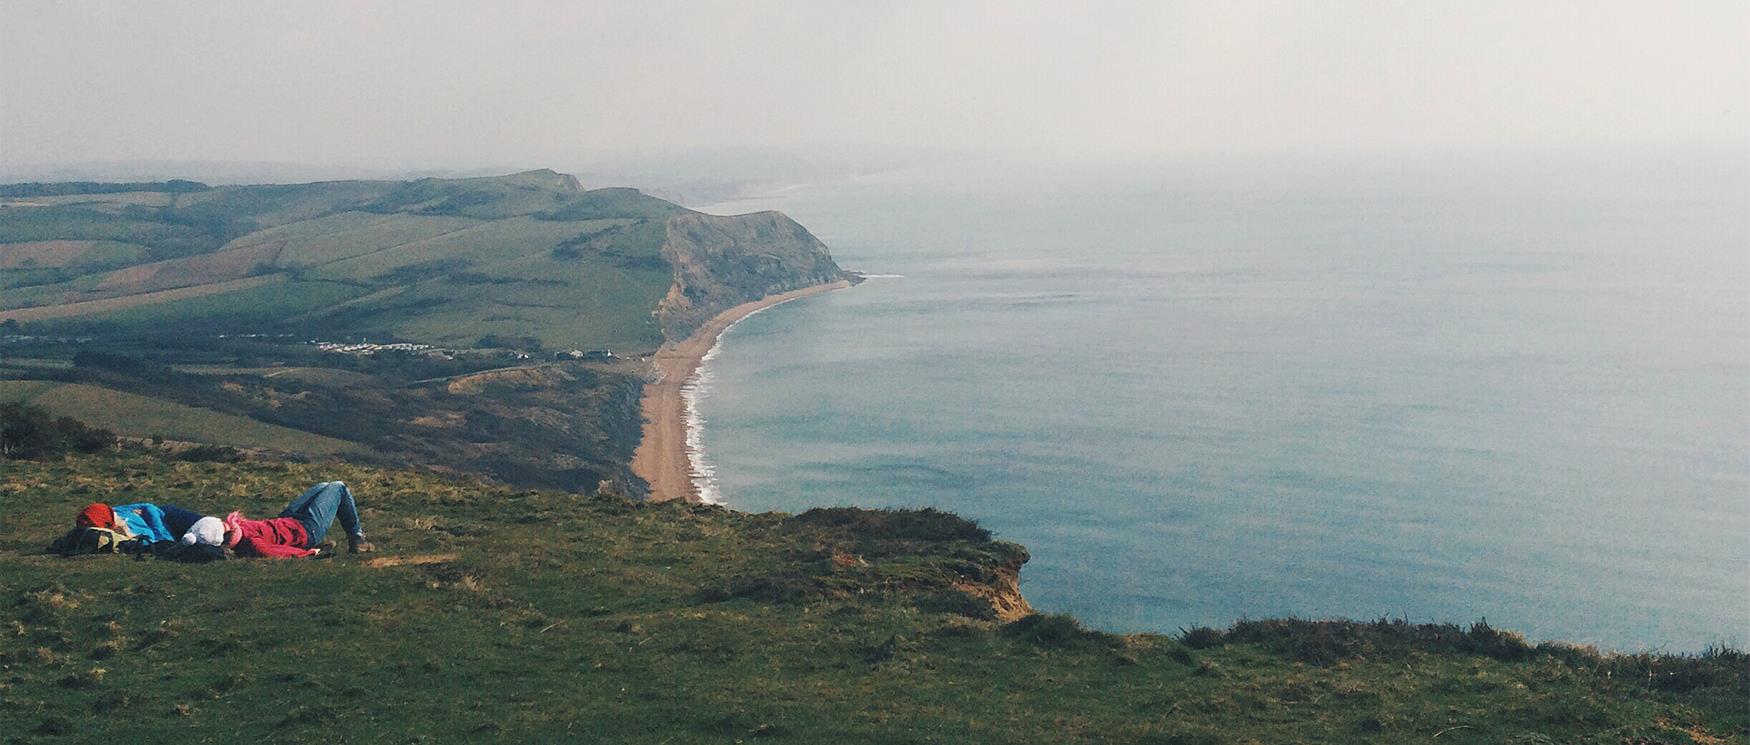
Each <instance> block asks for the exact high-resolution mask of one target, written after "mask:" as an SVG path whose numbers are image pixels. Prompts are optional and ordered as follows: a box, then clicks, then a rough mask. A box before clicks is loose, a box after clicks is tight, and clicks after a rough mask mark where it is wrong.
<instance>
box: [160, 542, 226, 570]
mask: <svg viewBox="0 0 1750 745" xmlns="http://www.w3.org/2000/svg"><path fill="white" fill-rule="evenodd" d="M233 556H234V554H232V553H231V549H228V548H225V547H224V546H209V545H207V544H204V543H197V544H195V545H192V546H188V545H184V544H181V543H177V542H176V541H159V542H157V543H154V544H152V557H153V558H156V559H164V560H167V561H186V562H188V563H190V564H205V563H207V562H209V561H224V560H226V559H230V558H232V557H233Z"/></svg>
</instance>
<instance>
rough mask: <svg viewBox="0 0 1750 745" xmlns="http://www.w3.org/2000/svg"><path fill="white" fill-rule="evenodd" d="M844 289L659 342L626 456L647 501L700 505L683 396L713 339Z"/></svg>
mask: <svg viewBox="0 0 1750 745" xmlns="http://www.w3.org/2000/svg"><path fill="white" fill-rule="evenodd" d="M849 286H851V283H850V281H849V280H842V279H841V280H839V281H837V282H828V283H827V284H823V285H814V286H811V287H804V288H802V289H800V290H791V291H789V292H783V293H779V294H776V295H767V296H765V297H763V298H760V299H758V300H754V301H752V302H747V303H742V304H741V305H737V306H735V307H733V308H730V309H729V310H726V311H723V312H722V313H718V314H717V315H715V316H712V317H711V320H709V321H706V322H705V325H703V326H700V327H699V329H698V330H697V331H694V332H693V335H692V336H689V337H687V338H686V339H683V340H681V341H680V342H679V343H675V344H664V345H663V347H662V349H659V350H657V352H656V354H655V355H654V356H653V357H652V358H651V364H652V365H654V366H655V367H656V371H657V379H656V381H655V382H652V383H647V384H645V386H644V396H643V399H642V401H641V402H640V404H639V408H640V410H642V412H643V414H644V434H643V437H641V438H640V439H639V441H638V449H637V450H636V451H634V452H633V454H632V473H634V474H637V475H638V477H639V478H641V479H644V480H645V481H646V482H648V483H649V484H650V496H649V497H648V500H649V501H652V502H666V501H670V500H675V499H680V500H685V501H687V502H700V501H702V498H701V494H700V493H699V486H698V484H696V483H694V478H695V476H696V475H697V468H695V466H696V463H695V461H696V459H697V457H696V453H695V452H694V448H693V447H691V444H692V443H689V442H688V440H689V437H688V435H689V434H690V431H691V429H692V427H691V426H690V424H691V422H690V419H691V417H689V415H688V414H689V410H690V409H691V406H690V405H689V404H690V401H689V398H690V397H689V395H688V393H689V389H690V388H691V384H692V383H693V380H694V378H695V377H696V376H697V375H698V373H699V368H700V366H701V365H703V364H704V361H705V356H706V355H708V354H710V353H711V350H713V349H715V348H716V347H717V340H718V339H719V338H721V337H722V336H723V332H724V331H727V330H729V327H730V326H734V325H735V324H736V323H737V322H739V321H741V320H742V319H744V318H746V317H748V316H750V315H753V314H754V313H757V312H759V311H762V310H765V309H767V308H770V307H772V306H774V305H779V304H782V303H787V302H790V301H791V300H796V299H798V298H804V297H808V296H810V295H818V294H820V293H823V292H828V291H831V290H839V289H844V288H846V287H849Z"/></svg>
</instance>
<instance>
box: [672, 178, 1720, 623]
mask: <svg viewBox="0 0 1750 745" xmlns="http://www.w3.org/2000/svg"><path fill="white" fill-rule="evenodd" d="M1747 172H1750V168H1747V164H1746V161H1745V160H1744V159H1743V156H1742V154H1741V153H1739V154H1731V155H1728V156H1727V157H1724V158H1718V157H1715V158H1709V157H1705V156H1704V157H1689V156H1685V157H1676V156H1673V157H1670V158H1661V157H1646V158H1641V159H1639V160H1635V161H1632V162H1609V163H1606V162H1599V161H1587V160H1584V159H1577V158H1576V159H1570V160H1566V161H1551V162H1547V163H1539V162H1528V161H1526V160H1524V159H1501V160H1495V161H1481V160H1472V161H1463V162H1459V161H1448V162H1433V161H1424V162H1417V163H1371V164H1354V163H1339V162H1335V161H1328V162H1324V163H1317V162H1306V163H1300V164H1297V165H1293V166H1289V165H1282V164H1276V165H1259V164H1255V163H1254V164H1241V163H1204V164H1181V165H1177V166H1169V165H1161V166H1153V167H1140V166H1138V167H1127V168H1104V169H1096V168H1083V169H1068V168H1043V167H1023V166H1012V165H1011V166H995V165H989V164H982V165H961V166H954V167H939V168H933V169H924V170H915V171H909V172H903V173H894V174H886V175H882V176H878V177H870V178H863V179H857V180H852V181H846V182H840V183H832V184H825V185H818V186H809V187H805V188H798V189H793V190H790V191H787V192H784V193H782V194H780V195H778V196H776V197H772V198H768V199H762V200H750V201H745V202H738V203H732V204H724V205H717V206H714V207H712V208H710V209H711V211H713V212H719V213H734V212H745V211H751V210H755V209H781V210H784V211H785V212H787V213H789V214H790V215H792V216H794V217H795V218H797V219H798V220H800V221H801V222H802V223H803V224H805V225H807V226H808V227H809V228H810V229H812V230H813V231H814V232H815V233H816V234H818V235H819V236H820V237H821V238H822V239H823V240H825V241H826V242H827V244H828V245H829V246H831V247H832V250H833V252H834V255H835V257H836V258H837V259H838V260H839V262H840V264H842V265H844V266H846V267H848V268H854V269H859V270H863V271H866V272H871V273H877V274H891V275H900V276H896V277H883V278H877V279H872V280H870V281H869V282H867V283H865V284H864V285H862V286H860V287H857V288H855V289H852V290H849V291H842V292H835V293H830V294H827V295H824V296H819V297H816V298H812V299H808V300H804V301H799V302H794V303H790V304H787V305H784V306H780V307H778V308H775V309H772V310H770V311H768V312H765V313H761V314H758V315H756V316H754V317H752V318H750V319H748V320H747V321H745V322H743V323H742V324H739V325H737V326H736V327H734V328H733V329H732V330H731V331H730V332H729V333H728V334H727V335H726V337H725V340H724V343H723V345H722V346H721V347H720V349H719V352H718V354H717V355H716V356H715V357H714V358H713V359H712V360H711V361H710V362H709V363H708V365H707V367H706V372H705V374H706V376H707V377H706V380H705V382H704V385H703V388H702V391H701V395H700V396H699V402H698V407H699V412H700V414H701V415H702V417H703V419H704V422H705V424H704V427H703V430H702V447H703V449H704V452H705V454H706V458H707V460H708V462H709V464H710V465H711V467H712V469H713V471H714V474H713V479H714V481H715V489H716V490H717V491H718V492H719V493H720V496H721V498H722V499H723V501H725V502H726V503H728V504H729V505H731V506H733V507H736V508H740V509H746V510H755V511H762V510H784V511H800V510H803V509H807V508H809V507H812V506H821V505H838V504H855V505H861V506H870V507H876V506H924V505H928V506H935V507H940V508H943V509H947V510H951V511H954V512H957V513H960V514H962V515H965V516H968V517H971V518H973V519H976V520H977V521H978V522H979V523H980V524H982V525H984V526H986V527H988V528H990V529H992V530H993V531H994V532H995V533H996V534H997V535H998V536H999V537H1001V538H1005V539H1008V540H1013V541H1017V542H1020V543H1023V544H1025V545H1026V546H1027V547H1028V548H1029V549H1030V550H1031V552H1032V554H1033V559H1032V561H1031V562H1030V563H1029V564H1028V565H1027V568H1026V570H1025V571H1024V572H1023V575H1022V576H1023V582H1022V587H1023V590H1024V591H1025V593H1026V595H1027V596H1028V598H1029V599H1030V600H1031V601H1032V602H1033V603H1034V605H1036V606H1037V607H1039V608H1040V609H1043V610H1049V611H1065V612H1070V613H1074V614H1076V615H1077V616H1079V617H1081V618H1082V619H1084V620H1086V621H1088V622H1089V623H1091V624H1093V625H1095V626H1098V627H1102V628H1106V629H1110V630H1119V631H1133V630H1156V631H1171V630H1174V629H1177V628H1179V627H1182V626H1189V625H1191V624H1209V625H1225V624H1227V623H1230V622H1232V621H1233V620H1235V619H1238V618H1241V617H1253V618H1257V617H1271V616H1284V615H1294V616H1301V617H1352V618H1369V619H1370V618H1377V617H1380V616H1393V617H1407V618H1409V619H1410V620H1413V621H1429V620H1437V621H1454V622H1470V621H1475V620H1477V619H1481V618H1487V620H1488V621H1489V622H1490V623H1492V624H1495V625H1497V626H1502V627H1506V628H1512V629H1517V630H1521V631H1523V632H1525V633H1526V634H1527V635H1529V636H1531V637H1532V638H1534V639H1548V638H1557V639H1565V640H1571V641H1577V642H1587V643H1596V644H1600V645H1602V646H1605V647H1608V648H1614V649H1634V650H1638V649H1649V648H1662V649H1666V650H1673V651H1694V650H1698V649H1700V648H1702V647H1703V646H1705V645H1707V644H1710V643H1716V642H1721V641H1724V642H1729V643H1735V644H1739V645H1742V644H1744V643H1745V642H1750V302H1747V299H1746V296H1747V292H1750V289H1747V288H1750V218H1747V217H1746V214H1747V212H1746V210H1747V205H1750V178H1747V175H1750V173H1747Z"/></svg>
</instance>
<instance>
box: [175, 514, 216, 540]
mask: <svg viewBox="0 0 1750 745" xmlns="http://www.w3.org/2000/svg"><path fill="white" fill-rule="evenodd" d="M197 543H198V544H200V545H203V546H222V545H225V523H224V522H223V521H221V520H219V518H216V517H213V516H212V515H208V516H206V517H203V518H201V519H199V520H196V521H194V526H193V527H190V528H189V529H188V532H187V533H183V534H182V545H184V546H193V545H195V544H197Z"/></svg>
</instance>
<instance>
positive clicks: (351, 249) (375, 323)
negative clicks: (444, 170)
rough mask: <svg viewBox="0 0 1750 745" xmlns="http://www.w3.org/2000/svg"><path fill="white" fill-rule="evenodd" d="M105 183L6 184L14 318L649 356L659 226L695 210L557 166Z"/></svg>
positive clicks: (41, 326) (2, 229)
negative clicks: (490, 172) (404, 175)
mask: <svg viewBox="0 0 1750 745" xmlns="http://www.w3.org/2000/svg"><path fill="white" fill-rule="evenodd" d="M100 186H102V185H55V184H49V185H33V187H34V188H19V187H6V188H3V189H0V192H4V193H8V194H11V195H12V196H9V197H0V267H4V268H6V269H7V271H6V275H5V277H4V285H5V287H6V288H7V292H6V293H5V294H4V295H0V317H5V318H12V319H16V320H19V321H26V322H31V323H32V324H33V326H32V330H34V331H37V332H39V333H82V334H85V333H104V334H118V333H126V332H128V331H129V330H137V329H150V328H155V327H158V326H160V325H161V324H164V323H166V322H175V323H178V324H181V325H182V326H183V327H185V328H187V329H190V330H194V331H199V332H207V333H221V332H231V333H249V332H285V331H295V332H297V333H299V334H301V335H305V336H312V335H315V336H321V335H328V336H334V335H371V336H376V337H379V338H393V339H401V340H407V341H418V342H425V343H432V344H442V345H448V346H471V345H473V344H474V343H475V342H476V341H477V340H478V339H479V338H480V337H482V336H485V335H489V334H499V335H505V334H509V335H516V336H528V337H533V338H536V339H539V340H540V341H541V343H542V344H543V345H544V346H546V347H548V348H555V349H569V348H574V347H586V348H613V349H617V350H621V351H623V352H639V351H648V350H650V349H653V348H655V346H657V345H658V344H660V343H661V342H662V329H661V328H660V327H659V326H658V325H657V323H656V321H655V319H654V317H653V315H652V314H653V313H654V312H655V310H656V308H657V304H658V303H659V302H660V301H661V300H662V298H663V297H664V295H665V294H667V293H668V291H669V288H670V286H671V285H673V284H674V282H675V275H674V271H673V270H672V269H671V267H670V266H669V264H668V263H667V262H666V261H665V260H664V259H663V253H662V246H663V243H664V241H665V240H666V238H667V235H666V231H665V230H664V228H663V226H664V224H665V222H664V221H665V220H666V219H668V218H669V217H671V216H674V215H679V214H682V213H684V212H685V211H684V210H682V209H681V208H679V207H676V206H675V205H672V204H669V203H667V202H663V201H662V200H659V199H655V198H652V197H647V196H644V195H642V194H639V193H638V192H637V191H634V190H631V189H602V190H597V191H586V190H583V189H582V188H581V187H580V186H579V185H578V184H577V182H576V180H575V179H572V178H571V177H569V176H563V175H560V174H556V173H553V172H551V171H531V172H528V173H522V174H516V175H512V176H503V177H495V178H478V179H423V180H420V181H411V182H331V183H319V184H299V185H287V186H240V187H219V188H202V189H200V190H197V191H187V192H167V191H152V190H140V191H111V190H103V189H99V188H97V187H100ZM138 186H141V187H150V186H151V185H149V184H147V185H138ZM58 190H60V191H72V192H75V193H71V194H57V193H53V192H56V191H58ZM45 192H46V193H45ZM711 219H715V218H711ZM8 311H10V312H8Z"/></svg>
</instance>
